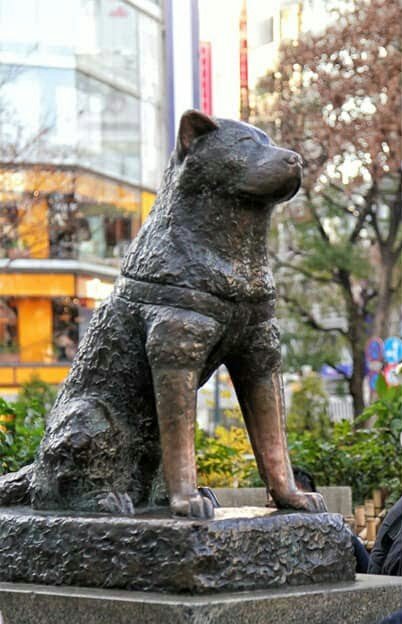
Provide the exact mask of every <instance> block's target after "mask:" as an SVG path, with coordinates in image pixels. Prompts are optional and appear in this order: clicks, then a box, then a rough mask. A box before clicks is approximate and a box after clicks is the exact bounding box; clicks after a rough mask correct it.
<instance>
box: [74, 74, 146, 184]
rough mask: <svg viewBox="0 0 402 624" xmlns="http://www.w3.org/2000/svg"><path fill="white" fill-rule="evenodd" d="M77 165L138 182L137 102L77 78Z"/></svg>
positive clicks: (138, 127)
mask: <svg viewBox="0 0 402 624" xmlns="http://www.w3.org/2000/svg"><path fill="white" fill-rule="evenodd" d="M77 90H78V95H77V97H78V135H79V141H78V161H79V163H80V164H83V165H84V166H87V167H90V168H93V169H95V170H96V171H100V172H102V173H106V174H109V175H112V176H113V175H114V176H118V177H121V178H125V179H127V180H129V181H130V182H139V178H140V126H139V101H138V100H137V98H135V97H134V96H132V95H129V94H127V93H124V92H123V91H119V90H117V89H115V88H113V87H111V86H109V85H106V84H104V83H102V82H100V81H99V80H95V79H93V78H89V77H88V76H86V75H83V74H81V73H78V74H77Z"/></svg>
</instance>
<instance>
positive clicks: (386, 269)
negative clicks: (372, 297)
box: [372, 250, 395, 338]
mask: <svg viewBox="0 0 402 624" xmlns="http://www.w3.org/2000/svg"><path fill="white" fill-rule="evenodd" d="M394 267H395V261H394V260H393V258H392V255H391V254H390V253H389V252H388V250H385V251H383V252H382V253H381V265H380V267H379V280H378V284H379V287H378V298H377V302H376V311H375V315H374V322H373V330H372V335H373V336H380V337H381V338H386V337H387V336H388V335H389V321H390V314H391V304H392V277H393V270H394Z"/></svg>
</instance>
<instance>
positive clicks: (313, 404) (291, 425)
mask: <svg viewBox="0 0 402 624" xmlns="http://www.w3.org/2000/svg"><path fill="white" fill-rule="evenodd" d="M287 429H288V431H289V432H295V433H304V432H305V431H310V432H311V433H313V434H314V435H316V436H320V437H324V438H327V437H329V436H330V433H331V422H330V419H329V401H328V395H327V393H326V392H325V390H324V385H323V382H322V379H321V377H320V376H319V375H317V373H310V374H308V375H306V376H305V377H302V378H301V380H300V381H299V382H298V384H297V385H296V388H295V389H294V390H293V393H292V402H291V405H290V409H289V414H288V417H287Z"/></svg>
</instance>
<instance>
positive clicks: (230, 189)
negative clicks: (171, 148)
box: [175, 110, 302, 204]
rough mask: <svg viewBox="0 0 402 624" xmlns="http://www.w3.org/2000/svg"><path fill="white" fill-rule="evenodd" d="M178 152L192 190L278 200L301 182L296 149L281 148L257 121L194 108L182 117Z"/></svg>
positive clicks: (182, 175) (184, 184)
mask: <svg viewBox="0 0 402 624" xmlns="http://www.w3.org/2000/svg"><path fill="white" fill-rule="evenodd" d="M175 156H176V162H177V163H178V165H179V184H180V185H181V186H182V187H183V188H185V189H187V190H190V191H197V189H202V188H206V189H211V188H212V189H216V190H218V191H219V192H221V193H224V194H228V195H240V196H243V195H244V196H251V197H253V198H254V199H260V200H262V201H264V202H268V203H271V204H275V203H279V202H283V201H287V200H288V199H290V198H291V197H293V195H295V194H296V193H297V191H298V190H299V188H300V184H301V177H302V160H301V157H300V156H299V155H298V154H296V152H292V151H290V150H287V149H283V148H281V147H277V146H276V145H275V144H274V143H273V142H272V141H271V140H270V138H269V137H268V136H267V135H266V134H265V132H263V131H262V130H260V129H259V128H256V127H255V126H251V125H249V124H246V123H243V122H239V121H231V120H228V119H212V118H211V117H208V116H207V115H204V114H203V113H200V112H198V111H195V110H190V111H187V112H186V113H184V115H183V116H182V118H181V122H180V128H179V133H178V137H177V145H176V151H175Z"/></svg>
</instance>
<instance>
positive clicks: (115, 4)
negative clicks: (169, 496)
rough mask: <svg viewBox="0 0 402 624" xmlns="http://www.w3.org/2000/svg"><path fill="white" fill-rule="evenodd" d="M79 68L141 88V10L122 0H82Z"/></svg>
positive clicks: (78, 55)
mask: <svg viewBox="0 0 402 624" xmlns="http://www.w3.org/2000/svg"><path fill="white" fill-rule="evenodd" d="M80 15H81V19H80V22H79V24H78V46H77V61H78V66H79V67H82V68H83V67H85V69H86V70H88V69H89V70H93V71H98V72H101V73H102V74H107V75H108V76H110V78H120V79H125V80H127V81H128V82H129V84H130V86H131V87H136V86H138V32H137V16H138V12H137V10H136V9H135V8H134V7H133V6H132V5H130V4H128V3H126V2H124V1H122V0H81V11H80Z"/></svg>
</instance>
